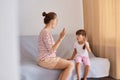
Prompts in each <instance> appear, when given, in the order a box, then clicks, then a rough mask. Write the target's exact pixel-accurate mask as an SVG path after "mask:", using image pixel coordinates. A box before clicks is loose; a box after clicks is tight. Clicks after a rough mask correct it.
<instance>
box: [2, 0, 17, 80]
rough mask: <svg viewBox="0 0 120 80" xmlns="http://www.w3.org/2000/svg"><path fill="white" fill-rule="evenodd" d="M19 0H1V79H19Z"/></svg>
mask: <svg viewBox="0 0 120 80" xmlns="http://www.w3.org/2000/svg"><path fill="white" fill-rule="evenodd" d="M17 4H18V2H17V0H0V80H19V73H18V69H19V67H18V66H19V57H18V56H19V55H18V53H19V52H18V30H17V29H18V19H17V17H18V16H17V14H18V13H17V9H18V7H17V6H18V5H17Z"/></svg>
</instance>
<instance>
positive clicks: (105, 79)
mask: <svg viewBox="0 0 120 80" xmlns="http://www.w3.org/2000/svg"><path fill="white" fill-rule="evenodd" d="M88 80H116V79H113V78H111V77H105V78H99V79H98V78H89V79H88Z"/></svg>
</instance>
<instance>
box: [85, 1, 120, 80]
mask: <svg viewBox="0 0 120 80" xmlns="http://www.w3.org/2000/svg"><path fill="white" fill-rule="evenodd" d="M83 6H84V7H83V8H84V25H85V30H86V31H87V33H88V37H89V41H90V43H91V45H92V49H93V51H94V53H95V55H96V56H100V57H105V58H108V59H109V60H110V62H111V66H110V75H111V76H112V77H114V78H116V79H120V69H119V67H120V63H119V61H120V45H119V44H120V37H119V35H120V31H119V30H120V27H119V26H120V0H84V1H83Z"/></svg>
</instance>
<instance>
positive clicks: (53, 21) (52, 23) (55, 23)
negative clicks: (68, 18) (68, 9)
mask: <svg viewBox="0 0 120 80" xmlns="http://www.w3.org/2000/svg"><path fill="white" fill-rule="evenodd" d="M57 23H58V18H57V16H56V18H55V19H53V20H51V25H52V28H54V27H55V26H56V25H57Z"/></svg>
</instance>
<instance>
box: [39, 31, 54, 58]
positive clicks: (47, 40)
mask: <svg viewBox="0 0 120 80" xmlns="http://www.w3.org/2000/svg"><path fill="white" fill-rule="evenodd" d="M54 44H55V42H54V39H53V36H52V34H51V33H50V32H48V31H47V30H46V29H42V30H41V32H40V34H39V37H38V51H39V55H38V60H44V59H46V58H49V57H56V51H53V50H52V46H53V45H54Z"/></svg>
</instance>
